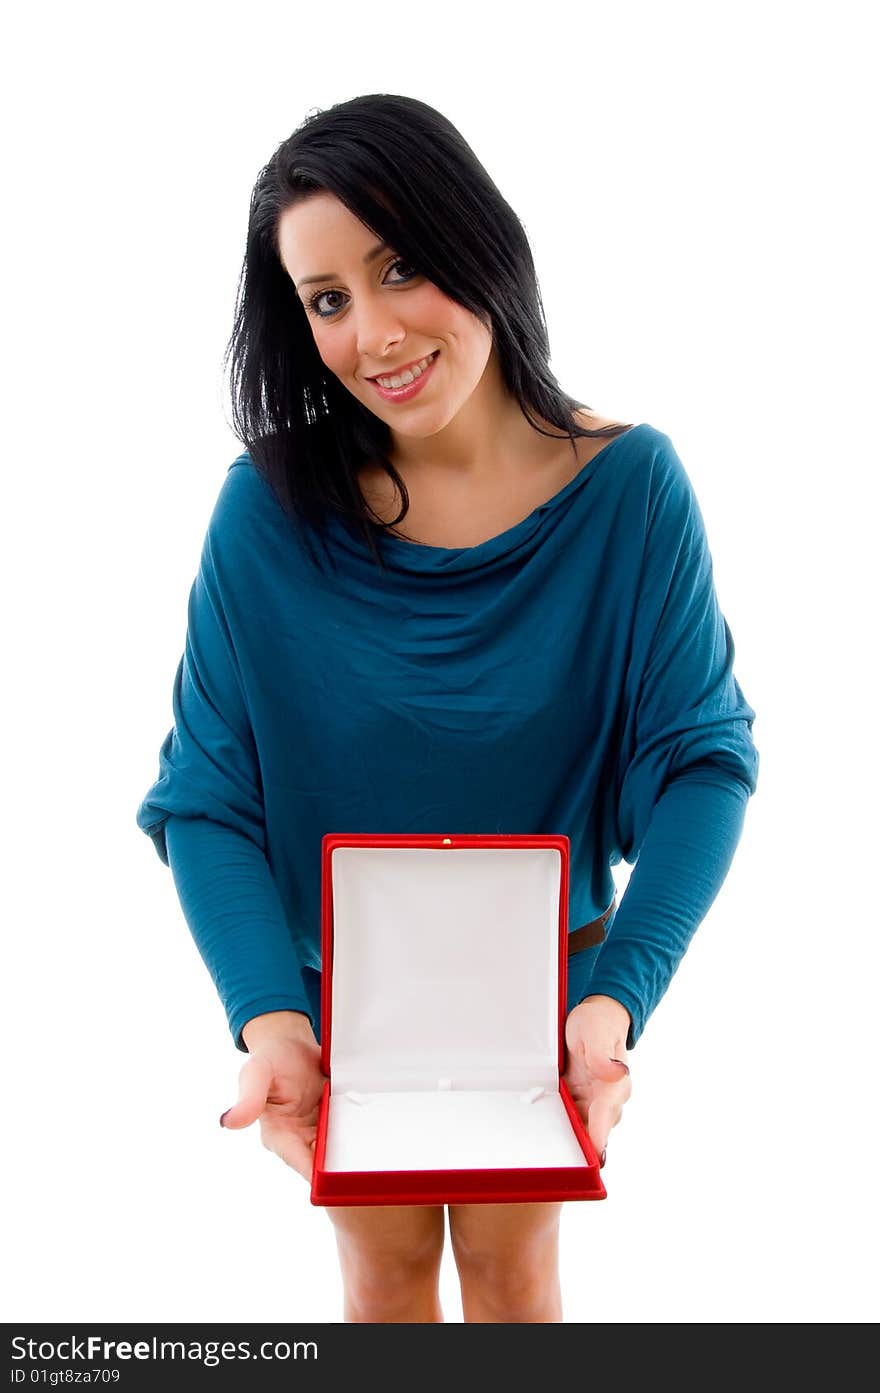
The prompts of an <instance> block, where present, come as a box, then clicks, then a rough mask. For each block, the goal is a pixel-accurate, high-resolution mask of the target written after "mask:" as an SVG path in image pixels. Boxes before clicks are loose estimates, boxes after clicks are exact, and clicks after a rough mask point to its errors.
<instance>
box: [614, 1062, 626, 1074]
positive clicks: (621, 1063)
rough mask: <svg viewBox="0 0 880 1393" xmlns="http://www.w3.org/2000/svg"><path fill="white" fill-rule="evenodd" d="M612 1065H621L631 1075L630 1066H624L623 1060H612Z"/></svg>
mask: <svg viewBox="0 0 880 1393" xmlns="http://www.w3.org/2000/svg"><path fill="white" fill-rule="evenodd" d="M611 1063H612V1064H620V1065H621V1066H622V1067H623V1068H624V1069H625V1070H626V1072H627V1073H629V1065H628V1064H624V1063H623V1060H622V1059H612V1060H611Z"/></svg>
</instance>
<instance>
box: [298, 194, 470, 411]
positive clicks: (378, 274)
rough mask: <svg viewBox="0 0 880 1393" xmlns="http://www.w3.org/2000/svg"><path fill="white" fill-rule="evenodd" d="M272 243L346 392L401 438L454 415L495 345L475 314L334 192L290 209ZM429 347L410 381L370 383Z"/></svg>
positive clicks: (398, 370) (322, 352) (401, 367)
mask: <svg viewBox="0 0 880 1393" xmlns="http://www.w3.org/2000/svg"><path fill="white" fill-rule="evenodd" d="M278 243H279V250H280V253H281V261H282V264H283V266H284V269H285V270H286V272H287V274H288V275H289V276H290V278H291V280H292V281H293V284H294V286H295V287H296V291H297V295H298V297H299V299H300V300H301V301H302V303H303V306H304V308H305V311H306V315H307V318H308V323H309V327H310V328H311V331H312V335H313V337H314V340H315V345H316V347H317V349H318V352H319V354H320V356H321V359H322V361H323V363H324V364H325V366H326V367H327V368H328V369H329V371H330V372H332V373H333V374H334V375H335V376H336V377H337V378H338V379H339V381H340V382H341V383H342V385H343V386H344V387H346V388H347V389H348V391H349V392H351V394H352V396H354V397H356V398H357V400H358V401H359V402H361V403H362V404H363V405H364V406H365V407H367V409H368V410H369V411H372V412H373V414H374V415H376V416H378V417H380V418H381V420H383V421H385V422H386V423H387V424H388V426H389V427H390V428H391V430H392V431H393V432H396V433H399V434H400V435H401V436H413V437H416V438H424V437H426V436H430V435H434V434H436V433H437V432H438V431H441V430H442V429H443V428H444V426H446V425H447V424H448V423H449V422H450V421H452V420H453V419H454V417H455V416H457V414H458V413H459V411H460V410H461V408H462V407H463V406H464V404H465V403H466V402H468V401H469V400H470V399H471V397H472V396H473V394H474V392H475V391H476V389H477V387H478V386H479V384H480V382H481V379H482V378H483V374H484V372H485V369H486V365H487V363H488V362H489V358H490V355H491V352H492V336H491V334H490V332H489V330H488V329H487V328H485V326H484V325H483V324H481V323H480V321H479V319H477V317H476V316H475V315H473V314H471V312H470V311H469V310H467V309H465V308H464V306H463V305H459V304H458V303H457V302H456V301H454V300H450V299H449V297H448V296H446V295H444V294H443V293H442V291H440V290H439V289H438V288H437V286H436V285H434V284H433V283H432V282H431V281H429V280H427V279H426V278H425V277H424V276H422V275H417V274H416V273H415V272H414V271H413V270H412V268H411V267H410V266H408V265H407V264H406V263H405V262H403V261H401V260H400V258H399V257H397V256H396V255H395V251H394V248H393V247H388V246H383V245H382V241H381V238H379V237H377V236H376V234H375V233H373V232H371V231H370V229H369V228H368V227H366V226H365V225H364V223H362V222H360V220H359V219H358V218H357V217H355V215H354V214H353V213H352V212H350V211H349V209H348V208H346V207H345V204H344V203H341V202H340V200H339V199H338V198H336V197H335V195H333V194H330V193H326V192H320V193H316V194H313V195H311V196H310V197H309V198H307V199H305V200H304V201H303V202H301V203H298V204H296V205H295V206H294V207H292V208H288V209H287V210H286V211H285V212H284V213H283V214H282V216H281V218H280V220H279V224H278ZM431 354H436V358H435V360H434V362H433V363H432V365H431V366H430V368H429V370H428V371H427V373H426V374H425V375H424V378H423V379H418V378H417V379H416V381H414V382H413V384H412V385H411V386H409V387H408V384H404V385H403V386H402V387H401V388H399V389H398V391H397V392H395V391H393V390H392V391H388V392H385V391H382V390H380V388H379V387H378V386H377V385H376V384H375V383H374V382H373V381H371V378H373V377H375V376H376V375H378V374H381V375H383V376H385V375H399V374H400V373H401V372H403V370H404V368H405V367H407V366H409V365H410V364H413V363H418V362H419V361H420V360H421V359H424V358H426V357H428V356H429V355H431ZM407 388H408V389H407Z"/></svg>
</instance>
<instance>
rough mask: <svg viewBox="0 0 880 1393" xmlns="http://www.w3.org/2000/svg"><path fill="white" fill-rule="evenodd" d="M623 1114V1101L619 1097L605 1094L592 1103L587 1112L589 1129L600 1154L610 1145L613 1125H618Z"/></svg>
mask: <svg viewBox="0 0 880 1393" xmlns="http://www.w3.org/2000/svg"><path fill="white" fill-rule="evenodd" d="M622 1114H623V1103H622V1101H621V1100H620V1099H619V1098H613V1097H609V1096H608V1095H607V1094H603V1095H602V1096H601V1097H600V1098H597V1099H596V1100H595V1101H594V1102H593V1103H591V1104H590V1108H589V1111H588V1114H587V1131H588V1132H589V1135H590V1141H591V1142H592V1143H593V1145H594V1146H595V1148H596V1151H597V1152H598V1153H599V1155H600V1156H601V1155H602V1152H603V1151H604V1150H605V1149H606V1147H607V1146H608V1137H609V1135H610V1133H611V1129H612V1127H616V1126H617V1124H618V1122H619V1121H620V1119H621V1116H622Z"/></svg>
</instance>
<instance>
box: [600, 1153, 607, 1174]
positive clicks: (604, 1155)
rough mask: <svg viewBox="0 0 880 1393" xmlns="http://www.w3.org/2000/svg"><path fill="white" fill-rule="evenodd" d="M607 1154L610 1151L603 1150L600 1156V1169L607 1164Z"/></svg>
mask: <svg viewBox="0 0 880 1393" xmlns="http://www.w3.org/2000/svg"><path fill="white" fill-rule="evenodd" d="M607 1155H608V1152H607V1151H603V1152H602V1155H601V1156H600V1157H599V1169H600V1170H601V1169H602V1167H603V1166H604V1164H605V1157H606V1156H607Z"/></svg>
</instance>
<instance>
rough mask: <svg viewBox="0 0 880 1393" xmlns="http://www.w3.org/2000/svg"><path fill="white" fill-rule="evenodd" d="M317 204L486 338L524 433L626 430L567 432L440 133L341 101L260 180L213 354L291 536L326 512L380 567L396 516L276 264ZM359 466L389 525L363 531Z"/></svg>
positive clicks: (460, 157)
mask: <svg viewBox="0 0 880 1393" xmlns="http://www.w3.org/2000/svg"><path fill="white" fill-rule="evenodd" d="M319 191H327V192H329V193H331V194H334V195H335V196H336V197H337V198H338V199H340V201H341V202H342V203H343V204H344V205H345V206H346V207H347V208H348V209H349V210H350V211H351V212H353V213H354V214H355V216H356V217H358V218H359V219H360V220H361V221H362V222H363V223H364V224H365V225H366V226H367V227H369V228H370V229H371V230H372V231H373V232H375V234H376V235H377V237H379V238H381V239H382V240H383V241H385V242H387V243H388V245H389V246H391V247H393V249H394V250H395V252H396V253H397V254H398V255H399V256H400V257H401V259H402V260H404V261H405V262H406V264H407V266H408V267H410V268H412V269H413V270H414V271H416V272H418V273H419V274H421V275H423V276H425V277H426V278H427V279H428V280H430V281H432V282H433V283H434V284H435V285H436V286H437V287H438V288H439V289H440V290H441V291H442V292H443V293H444V294H445V295H447V296H449V298H450V299H452V300H455V301H456V302H458V303H459V304H461V305H463V306H464V307H465V308H466V309H468V310H470V311H471V312H472V313H473V314H474V315H476V316H477V317H478V319H479V320H480V322H481V323H483V324H485V325H486V326H487V328H489V329H490V330H491V333H492V337H493V347H494V349H495V352H496V354H497V357H498V361H499V364H500V370H501V374H502V377H503V381H504V383H505V384H506V387H507V389H508V391H509V392H510V393H511V395H512V396H514V397H515V398H516V399H517V400H518V402H519V404H520V408H521V410H522V412H523V415H524V416H525V417H526V419H527V420H528V421H529V422H530V424H531V425H533V426H534V428H535V429H536V430H540V431H541V433H542V434H544V435H550V434H551V433H550V432H549V431H545V430H543V429H542V427H541V426H540V425H539V424H538V422H536V421H534V420H532V418H531V416H530V415H529V411H530V410H531V411H533V412H535V413H537V414H538V415H539V416H540V418H541V420H543V421H545V422H548V423H550V424H551V425H552V426H555V427H557V428H558V429H559V430H561V431H562V432H564V434H565V435H567V436H568V437H569V438H570V440H571V442H572V448H574V440H575V437H577V436H590V437H592V436H608V437H612V436H615V435H618V434H620V433H621V432H622V431H624V430H626V429H627V428H628V427H627V425H618V424H613V425H610V426H606V427H603V428H601V429H596V430H588V429H585V428H584V427H582V426H580V425H578V424H577V422H576V421H575V420H574V416H573V413H574V412H575V411H576V410H577V409H579V408H580V407H583V406H584V405H585V403H582V402H578V401H575V399H574V398H572V397H570V396H568V395H567V394H566V393H565V392H563V390H562V389H561V387H560V386H559V384H558V382H557V381H556V378H555V377H554V375H553V373H552V372H551V370H550V366H549V361H548V360H549V356H550V347H549V340H548V335H547V326H546V321H545V317H544V307H543V304H542V301H541V294H540V290H539V288H538V281H537V276H536V273H535V266H534V262H533V260H532V254H531V251H530V248H529V244H528V239H527V237H526V234H525V230H524V228H523V226H522V224H521V222H520V220H519V218H518V217H517V215H516V213H515V212H514V211H513V209H512V208H511V207H510V205H509V204H508V203H507V202H506V201H505V199H504V198H503V197H502V195H501V193H500V192H499V190H498V188H497V187H496V185H495V184H494V182H493V181H492V179H491V178H490V177H489V175H488V173H487V172H486V170H485V169H484V168H483V166H482V164H481V163H480V161H479V160H478V159H477V157H476V155H475V154H474V152H473V151H472V150H471V148H470V146H469V145H468V144H467V142H466V141H465V140H464V138H463V137H462V136H461V135H460V133H459V132H458V130H456V128H455V126H453V125H452V123H451V122H450V121H449V120H447V118H446V117H445V116H443V115H441V114H440V112H438V111H435V110H434V108H433V107H430V106H428V105H426V103H425V102H421V101H418V100H416V99H415V98H414V97H404V96H395V95H388V94H385V93H375V94H372V95H368V96H360V97H354V98H353V99H352V100H350V101H346V102H339V103H337V104H336V105H335V106H331V107H329V108H328V109H326V110H320V109H318V110H316V111H314V112H313V113H311V114H310V115H308V116H307V117H306V119H305V120H304V121H303V122H302V123H301V124H300V125H299V126H298V127H297V129H296V130H295V131H294V132H293V134H292V135H290V136H289V137H288V138H287V139H286V140H284V141H283V142H282V143H281V145H279V146H278V148H277V149H276V151H275V153H274V154H273V155H272V158H271V159H270V160H269V162H268V164H267V165H266V166H265V167H264V168H263V169H262V170H261V171H260V174H259V176H258V178H257V181H256V184H255V185H254V188H253V192H252V195H251V204H250V215H249V218H248V229H247V246H246V250H245V256H244V263H243V265H242V270H241V275H240V278H239V283H238V293H237V300H236V309H235V324H234V328H233V332H232V335H231V337H230V340H229V343H228V344H227V347H226V351H225V354H224V364H226V363H227V362H228V360H229V359H230V357H231V362H232V370H231V389H232V407H233V421H234V427H235V431H236V435H237V436H238V438H239V439H240V440H241V441H242V442H243V444H244V445H245V447H246V449H247V451H248V453H249V455H250V457H251V459H252V461H253V464H254V467H255V468H256V469H257V471H258V472H259V473H260V474H261V475H262V476H263V477H264V478H265V479H266V481H267V482H268V483H269V485H270V486H271V488H272V491H273V493H274V494H275V496H276V498H277V499H278V501H279V503H280V504H281V506H282V507H283V508H284V510H285V512H286V513H287V514H288V516H289V517H290V518H291V519H292V521H293V522H294V523H295V524H296V526H297V528H298V529H299V530H300V531H301V532H303V528H302V523H303V522H306V523H307V524H309V525H310V526H311V527H313V528H315V529H316V530H317V531H318V532H319V533H320V532H321V529H322V524H323V522H324V521H325V517H326V513H327V511H328V510H332V511H335V512H336V513H337V514H339V515H340V516H341V517H342V518H343V519H344V520H345V521H346V523H347V525H349V526H355V527H360V529H361V530H362V532H363V534H364V537H365V539H366V542H367V545H368V546H369V548H370V550H371V553H372V555H373V557H374V559H375V560H376V562H377V564H378V565H379V566H380V567H382V566H383V562H382V558H381V555H380V552H379V549H378V547H377V545H376V538H377V535H381V534H382V533H383V532H393V531H394V530H395V528H396V525H397V524H398V523H400V522H401V521H402V520H403V518H404V517H405V515H406V512H407V509H408V507H409V496H408V494H407V491H406V487H405V485H404V483H403V480H402V478H401V477H400V475H399V474H398V472H397V470H396V469H395V468H394V465H393V464H392V462H391V460H390V458H389V450H390V447H391V441H392V435H391V430H390V428H389V426H388V425H387V424H386V423H385V422H384V421H382V420H381V419H380V418H379V417H378V416H376V415H374V414H373V412H371V411H369V410H368V409H367V408H366V407H365V406H363V405H362V404H361V403H360V402H359V401H358V400H357V399H356V398H355V397H354V396H353V395H352V394H351V393H350V392H349V391H348V390H347V389H346V388H345V387H344V386H343V385H342V383H341V382H340V381H339V380H338V378H337V377H336V376H335V375H334V374H333V373H332V372H330V371H329V370H328V369H327V368H326V366H325V365H324V363H323V361H322V359H321V357H320V354H319V353H318V349H317V346H316V344H315V341H314V338H313V336H312V332H311V329H310V327H309V324H308V318H307V314H306V310H305V307H304V305H303V304H302V302H301V300H300V299H299V297H298V296H297V294H296V290H295V288H294V285H293V282H292V280H291V278H290V276H289V275H288V274H287V271H286V270H285V268H284V266H283V264H282V262H281V257H280V253H279V248H278V224H279V220H280V218H281V215H282V214H283V213H284V212H285V211H286V210H287V209H288V208H290V207H292V206H294V205H295V204H297V203H299V202H301V201H303V200H304V199H307V198H309V197H311V196H314V194H315V193H317V192H319ZM587 409H588V410H589V408H587ZM558 438H563V437H561V436H560V437H558ZM367 462H369V463H370V464H371V465H378V466H380V467H381V468H382V469H384V470H385V471H386V473H387V474H388V476H389V477H390V478H391V479H392V480H393V482H394V484H395V485H396V486H397V488H398V490H399V492H400V495H401V498H402V509H401V511H400V513H399V514H398V516H397V517H396V518H395V519H394V521H393V522H389V523H385V522H383V521H382V520H381V519H379V518H377V515H376V514H375V513H374V512H373V510H372V509H371V508H370V506H369V504H368V503H367V502H366V500H365V498H364V496H363V494H362V491H361V488H360V484H359V481H358V475H359V471H360V470H361V468H362V467H363V466H364V465H365V464H366V463H367ZM303 535H304V538H305V534H304V532H303ZM305 540H306V542H307V544H308V538H305ZM309 551H310V552H311V546H310V545H309Z"/></svg>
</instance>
